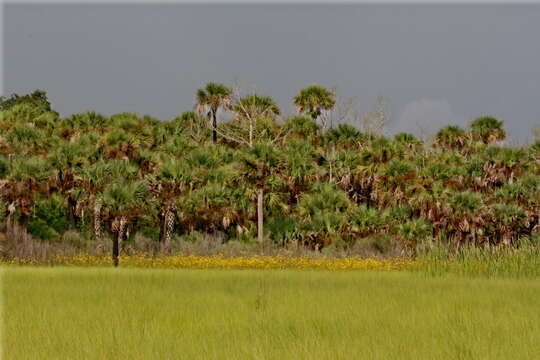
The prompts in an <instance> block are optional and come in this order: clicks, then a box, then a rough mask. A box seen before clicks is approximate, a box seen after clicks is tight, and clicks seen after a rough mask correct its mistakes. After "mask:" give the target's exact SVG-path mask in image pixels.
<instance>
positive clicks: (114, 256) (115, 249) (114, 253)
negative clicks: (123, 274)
mask: <svg viewBox="0 0 540 360" xmlns="http://www.w3.org/2000/svg"><path fill="white" fill-rule="evenodd" d="M119 237H120V232H116V233H114V236H113V247H112V261H113V265H114V266H115V267H117V266H118V253H119V252H120V251H119V246H118V243H119V242H120V240H119Z"/></svg>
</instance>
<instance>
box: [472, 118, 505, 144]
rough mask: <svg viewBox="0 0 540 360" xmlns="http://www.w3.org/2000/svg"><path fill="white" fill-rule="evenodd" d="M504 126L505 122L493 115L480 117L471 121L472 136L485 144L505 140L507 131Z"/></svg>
mask: <svg viewBox="0 0 540 360" xmlns="http://www.w3.org/2000/svg"><path fill="white" fill-rule="evenodd" d="M502 126H503V122H502V121H500V120H497V119H496V118H494V117H492V116H482V117H479V118H477V119H475V120H474V121H473V122H472V123H471V135H472V138H473V139H474V140H476V141H481V142H483V143H484V144H489V143H492V142H495V141H498V140H504V138H505V137H506V132H505V131H504V129H503V128H502Z"/></svg>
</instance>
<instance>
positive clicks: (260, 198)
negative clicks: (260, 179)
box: [257, 188, 264, 245]
mask: <svg viewBox="0 0 540 360" xmlns="http://www.w3.org/2000/svg"><path fill="white" fill-rule="evenodd" d="M263 196H264V193H263V189H262V188H261V189H259V193H258V194H257V240H258V241H259V244H261V245H262V243H263V237H264V217H263Z"/></svg>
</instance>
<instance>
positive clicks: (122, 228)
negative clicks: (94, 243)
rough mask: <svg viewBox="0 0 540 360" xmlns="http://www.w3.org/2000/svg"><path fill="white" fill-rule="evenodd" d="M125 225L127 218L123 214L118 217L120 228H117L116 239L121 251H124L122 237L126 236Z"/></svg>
mask: <svg viewBox="0 0 540 360" xmlns="http://www.w3.org/2000/svg"><path fill="white" fill-rule="evenodd" d="M127 225H128V223H127V219H126V218H125V216H122V217H121V218H120V228H119V230H118V240H119V241H120V248H121V250H122V251H124V238H125V237H126V230H127Z"/></svg>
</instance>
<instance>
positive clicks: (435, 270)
mask: <svg viewBox="0 0 540 360" xmlns="http://www.w3.org/2000/svg"><path fill="white" fill-rule="evenodd" d="M411 268H412V269H415V270H418V271H421V272H423V273H425V274H428V275H435V276H438V275H445V274H454V275H461V276H466V277H487V278H501V277H505V278H540V246H538V245H536V244H528V243H522V244H521V246H519V247H502V246H498V247H490V246H486V247H477V246H467V247H461V248H459V249H457V250H455V251H450V250H449V248H448V247H444V246H436V247H434V248H432V249H430V250H429V251H427V252H424V253H422V254H421V255H419V256H418V257H417V258H416V259H415V264H414V266H413V267H411Z"/></svg>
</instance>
